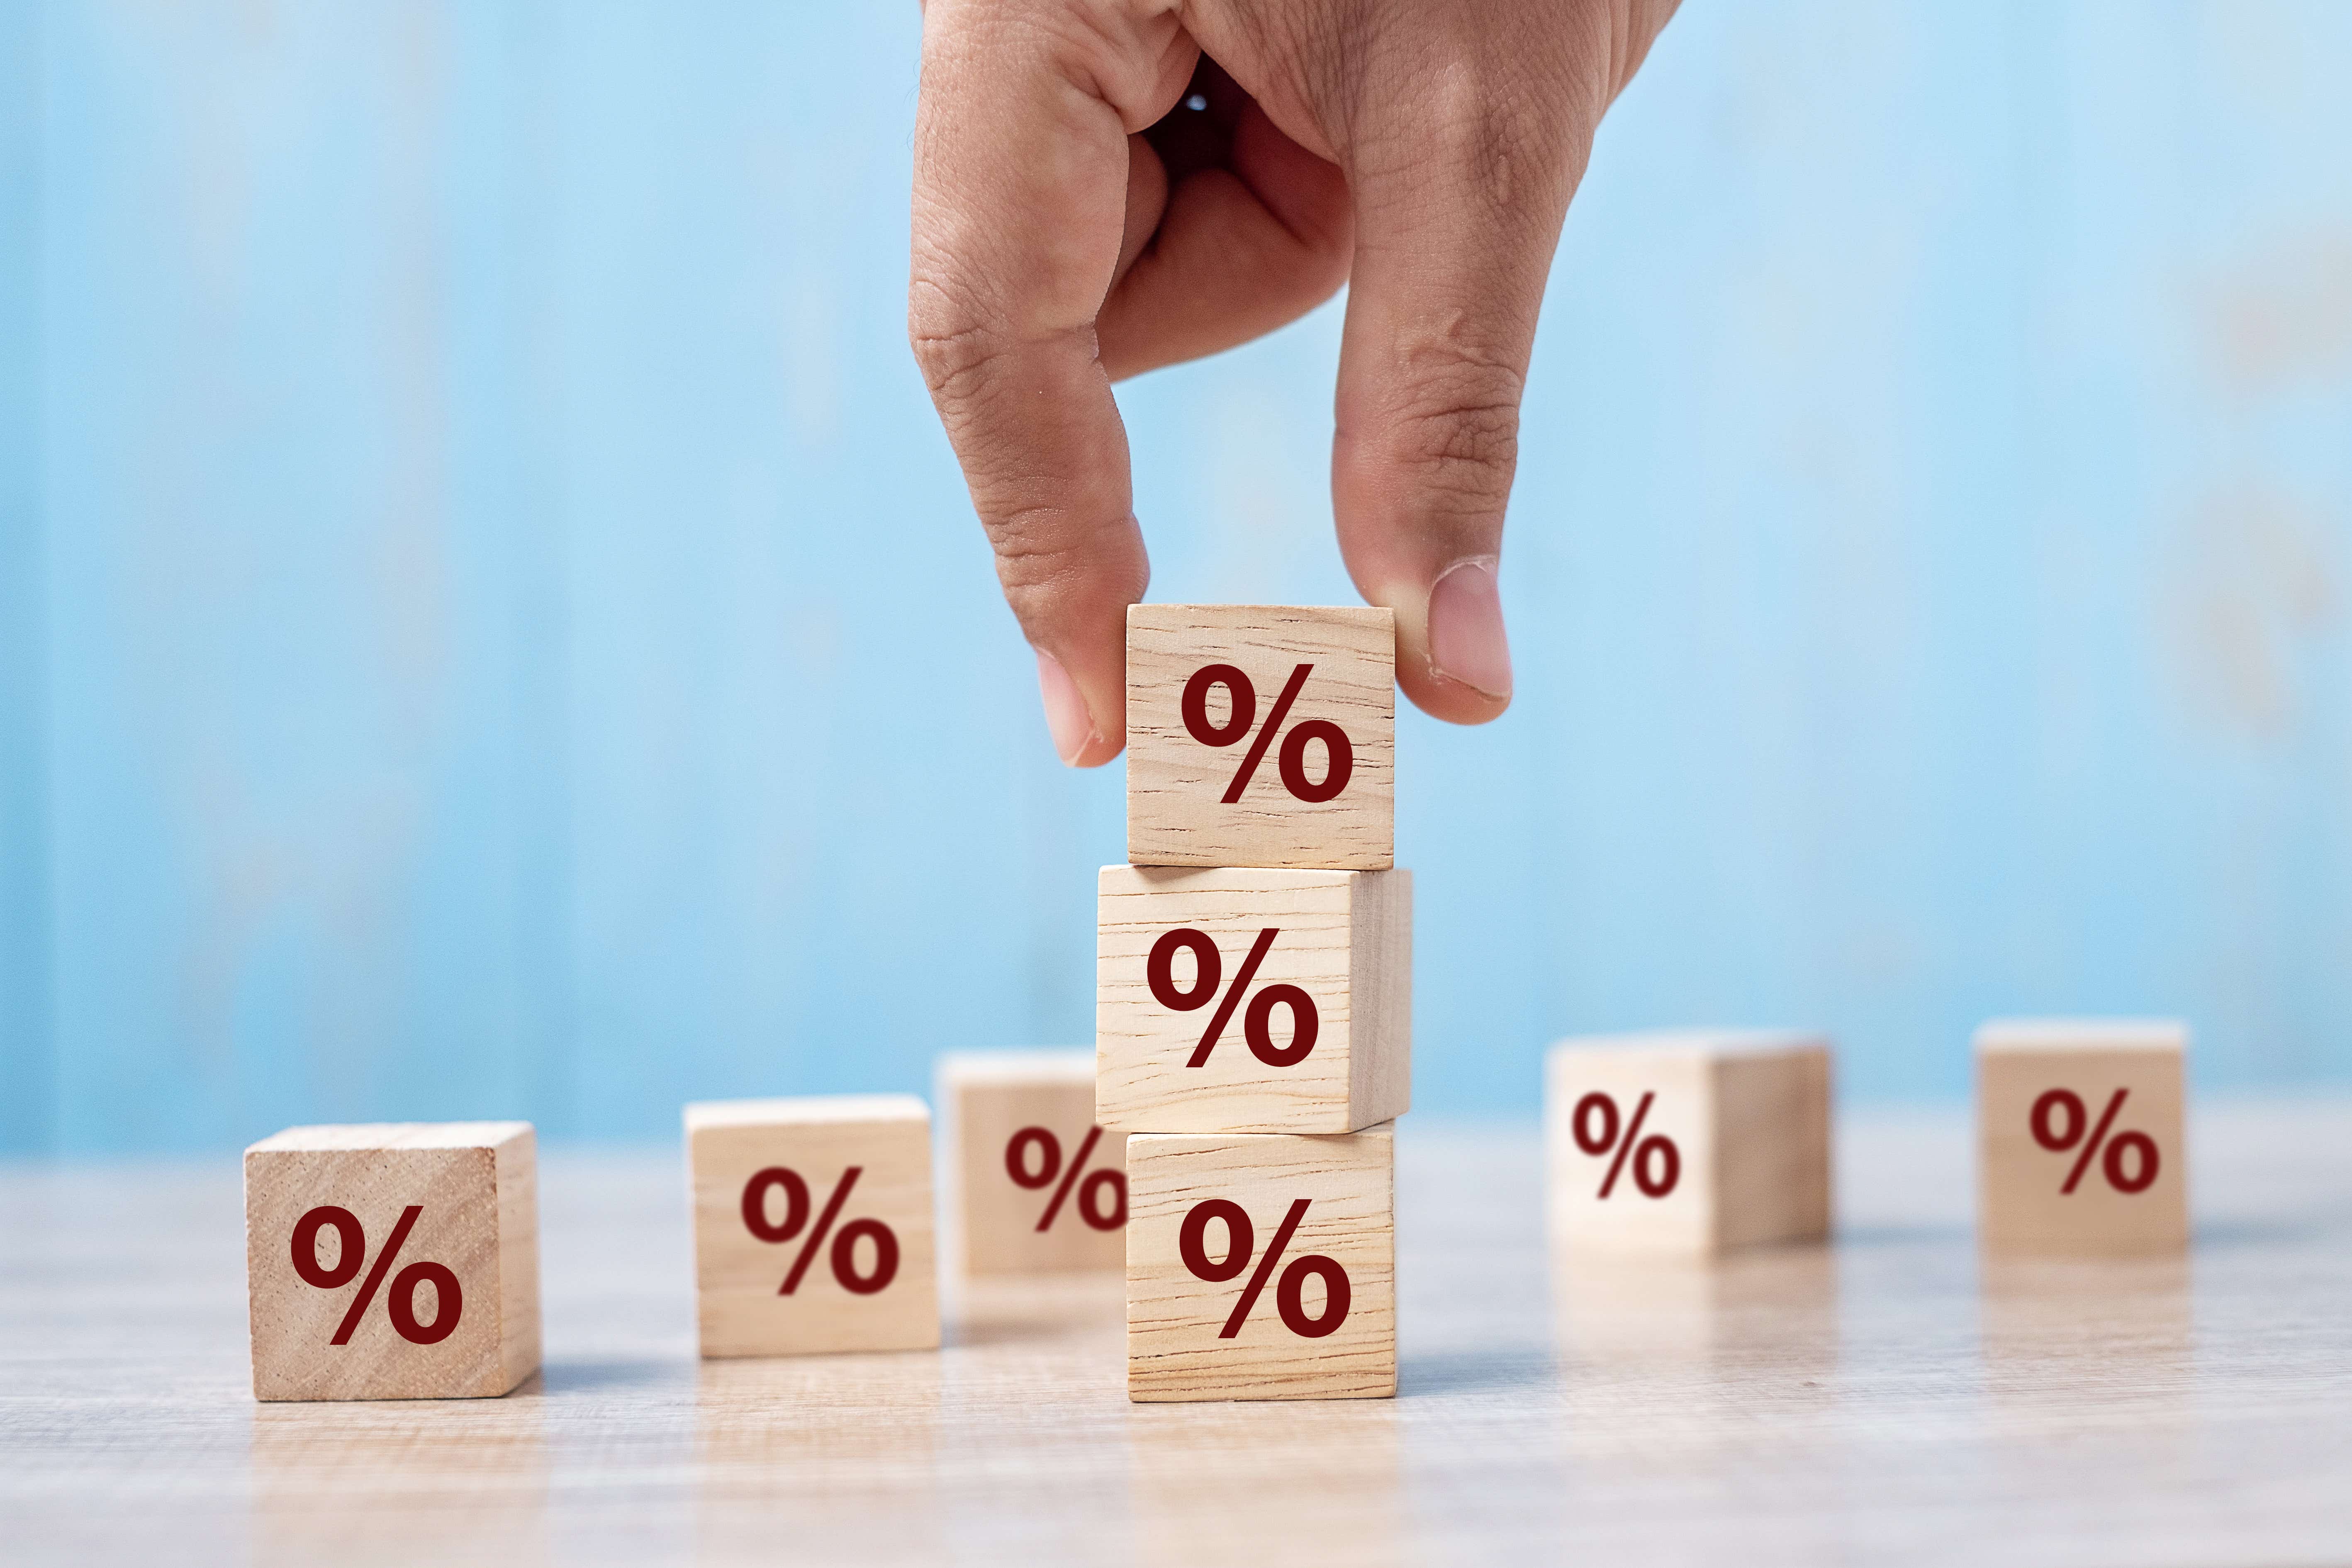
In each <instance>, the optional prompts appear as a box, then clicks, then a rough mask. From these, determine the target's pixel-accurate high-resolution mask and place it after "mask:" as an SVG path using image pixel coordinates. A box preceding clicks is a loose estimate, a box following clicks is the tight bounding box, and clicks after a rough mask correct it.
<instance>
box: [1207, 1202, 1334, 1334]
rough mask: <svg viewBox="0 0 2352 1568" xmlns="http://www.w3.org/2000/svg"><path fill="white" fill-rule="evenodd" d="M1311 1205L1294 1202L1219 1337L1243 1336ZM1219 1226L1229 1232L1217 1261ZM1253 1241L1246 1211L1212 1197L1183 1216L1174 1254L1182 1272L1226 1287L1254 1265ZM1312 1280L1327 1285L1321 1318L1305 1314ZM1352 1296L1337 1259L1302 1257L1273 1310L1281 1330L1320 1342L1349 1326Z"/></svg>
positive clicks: (1280, 1287) (1280, 1285)
mask: <svg viewBox="0 0 2352 1568" xmlns="http://www.w3.org/2000/svg"><path fill="white" fill-rule="evenodd" d="M1313 1204H1314V1200H1313V1199H1311V1198H1298V1199H1296V1200H1294V1201H1293V1202H1292V1204H1291V1205H1290V1212H1289V1213H1288V1214H1286V1215H1283V1216H1282V1224H1281V1226H1279V1227H1278V1228H1276V1231H1275V1233H1274V1239H1273V1240H1272V1241H1270V1242H1268V1243H1267V1244H1266V1248H1265V1253H1264V1254H1263V1255H1261V1256H1260V1257H1259V1258H1258V1260H1257V1271H1256V1272H1255V1273H1254V1274H1252V1275H1251V1276H1250V1278H1249V1283H1248V1284H1247V1285H1244V1286H1243V1287H1242V1293H1241V1299H1240V1300H1237V1301H1235V1302H1234V1310H1233V1313H1232V1315H1231V1316H1230V1317H1228V1318H1226V1319H1225V1326H1224V1327H1223V1328H1222V1329H1220V1330H1218V1331H1217V1338H1219V1339H1221V1340H1229V1339H1232V1338H1233V1337H1234V1335H1235V1334H1238V1333H1240V1332H1241V1331H1242V1324H1244V1322H1246V1321H1249V1315H1250V1309H1251V1308H1252V1307H1255V1306H1256V1305H1257V1299H1258V1298H1259V1297H1260V1296H1261V1295H1264V1294H1265V1282H1266V1280H1267V1279H1270V1278H1272V1277H1273V1274H1274V1270H1275V1266H1276V1264H1278V1263H1280V1262H1281V1261H1282V1255H1283V1252H1284V1250H1285V1249H1286V1248H1287V1247H1289V1246H1290V1238H1291V1237H1293V1236H1295V1235H1297V1231H1298V1222H1299V1221H1300V1220H1303V1219H1305V1218H1306V1217H1307V1209H1308V1208H1310V1207H1312V1206H1313ZM1218 1222H1222V1223H1223V1226H1224V1227H1225V1255H1224V1256H1223V1258H1210V1256H1209V1226H1211V1225H1212V1224H1213V1223H1218ZM1255 1242H1256V1237H1255V1235H1254V1234H1253V1232H1252V1230H1251V1226H1250V1217H1249V1213H1248V1211H1247V1210H1245V1209H1244V1208H1243V1207H1242V1205H1239V1204H1237V1203H1234V1201H1233V1200H1231V1199H1230V1198H1208V1199H1205V1200H1203V1201H1202V1202H1200V1203H1197V1204H1194V1205H1192V1209H1191V1210H1190V1211H1189V1212H1188V1213H1187V1214H1186V1215H1184V1223H1183V1225H1182V1226H1180V1227H1179V1228H1178V1230H1177V1232H1176V1255H1177V1256H1178V1257H1179V1258H1182V1259H1183V1260H1184V1267H1185V1268H1187V1269H1189V1270H1191V1272H1192V1277H1193V1278H1194V1279H1205V1280H1207V1281H1208V1282H1209V1283H1210V1284H1212V1285H1222V1284H1223V1283H1224V1282H1225V1281H1226V1280H1228V1279H1234V1278H1235V1277H1236V1276H1238V1275H1239V1274H1240V1273H1241V1271H1242V1270H1243V1269H1244V1268H1248V1267H1249V1266H1250V1255H1251V1252H1252V1249H1253V1247H1255ZM1309 1279H1320V1280H1322V1281H1323V1311H1322V1313H1321V1315H1320V1316H1318V1317H1312V1318H1310V1317H1308V1316H1307V1302H1306V1299H1305V1291H1306V1287H1307V1281H1308V1280H1309ZM1353 1295H1354V1291H1353V1289H1352V1288H1351V1287H1350V1286H1349V1283H1348V1271H1347V1270H1346V1269H1345V1268H1340V1267H1339V1260H1338V1259H1337V1258H1326V1257H1324V1256H1323V1255H1322V1254H1321V1253H1318V1252H1310V1253H1308V1254H1307V1256H1305V1257H1303V1258H1292V1259H1291V1260H1290V1267H1289V1268H1285V1269H1284V1270H1283V1271H1282V1277H1281V1279H1278V1280H1276V1283H1275V1287H1274V1310H1275V1311H1276V1313H1277V1314H1278V1315H1280V1317H1281V1319H1282V1326H1283V1327H1284V1328H1286V1329H1288V1330H1289V1331H1291V1332H1292V1333H1294V1334H1297V1336H1298V1337H1299V1338H1301V1339H1307V1340H1319V1339H1321V1338H1322V1337H1323V1336H1324V1335H1326V1334H1328V1333H1332V1332H1334V1331H1337V1330H1338V1329H1339V1325H1340V1324H1342V1323H1344V1322H1346V1321H1348V1305H1349V1301H1350V1300H1351V1299H1352V1298H1353Z"/></svg>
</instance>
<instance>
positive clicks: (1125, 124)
mask: <svg viewBox="0 0 2352 1568" xmlns="http://www.w3.org/2000/svg"><path fill="white" fill-rule="evenodd" d="M1674 6H1675V0H929V5H928V6H927V8H926V12H925V16H924V19H923V68H922V87H921V102H920V106H919V110H918V112H917V116H916V132H915V198H914V255H913V268H912V279H911V283H910V285H909V289H908V335H909V337H910V338H911V340H912V342H913V343H914V348H915V353H916V358H917V359H918V360H919V362H920V363H921V365H922V369H923V374H924V376H925V378H926V380H928V381H929V384H930V388H931V396H932V400H933V402H934V403H935V404H936V405H938V407H939V411H940V419H941V421H942V422H943V423H944V424H945V425H946V426H947V431H948V436H949V438H950V440H951V441H952V442H953V443H954V446H955V449H956V455H957V457H958V458H960V459H961V462H962V465H963V470H964V477H965V479H966V480H967V481H968V482H969V484H970V486H971V498H972V504H973V506H974V507H975V508H976V509H977V510H978V511H979V513H980V518H981V521H982V524H983V525H984V526H985V527H986V528H987V530H988V534H989V538H990V540H991V541H992V543H993V544H994V545H995V549H996V564H997V575H998V577H999V578H1000V580H1001V581H1002V582H1003V585H1004V595H1005V598H1006V600H1007V602H1008V603H1010V604H1011V605H1012V607H1013V615H1014V616H1016V617H1017V618H1018V619H1019V621H1020V623H1021V627H1022V630H1023V632H1024V635H1025V636H1026V637H1028V639H1029V641H1030V643H1031V644H1032V646H1034V647H1035V648H1036V650H1037V667H1038V681H1039V685H1040V687H1041V689H1042V693H1043V696H1044V699H1045V713H1046V720H1047V723H1048V725H1049V727H1050V728H1051V730H1052V731H1053V736H1054V743H1055V749H1056V750H1057V751H1058V752H1060V753H1061V755H1062V760H1063V761H1065V762H1066V763H1071V764H1073V765H1076V766H1088V767H1091V766H1094V765H1096V764H1098V763H1106V762H1108V761H1109V760H1110V759H1111V758H1113V757H1115V756H1117V755H1118V752H1119V750H1120V748H1121V747H1122V746H1123V745H1125V743H1126V733H1127V717H1126V712H1127V694H1126V679H1125V663H1126V611H1127V606H1128V605H1130V604H1132V603H1134V602H1135V601H1137V600H1139V599H1140V598H1141V597H1142V596H1143V591H1144V586H1145V584H1146V582H1147V580H1148V579H1149V576H1150V569H1149V566H1148V564H1147V563H1146V561H1145V556H1144V548H1143V537H1142V533H1141V531H1140V530H1139V528H1138V527H1137V525H1136V521H1135V516H1134V511H1133V500H1132V493H1131V490H1130V486H1129V468H1128V451H1127V433H1126V429H1125V426H1122V425H1121V423H1120V422H1119V416H1118V405H1117V404H1116V403H1115V402H1114V401H1113V399H1112V396H1111V390H1110V386H1111V383H1112V382H1113V381H1116V380H1118V379H1119V378H1120V377H1122V376H1128V375H1133V374H1137V373H1138V372H1140V371H1146V370H1150V369H1153V368H1155V367H1157V366H1160V365H1164V364H1171V363H1175V362H1177V361H1180V360H1185V359H1192V358H1196V357H1198V356H1200V355H1202V354H1207V353H1215V352H1216V351H1218V350H1220V349H1223V348H1229V347H1231V346H1233V345H1234V344H1235V343H1239V342H1246V341H1247V340H1249V339H1251V338H1254V337H1256V336H1258V335H1260V334H1261V333H1264V332H1266V331H1272V330H1273V329H1274V328H1276V327H1278V326H1280V325H1282V324H1283V323H1284V322H1286V321H1292V320H1294V319H1296V318H1297V317H1298V316H1300V315H1302V314H1304V313H1305V312H1306V311H1307V310H1311V309H1313V308H1314V307H1315V306H1316V305H1317V304H1318V303H1320V302H1321V301H1322V300H1326V299H1328V298H1329V297H1330V295H1331V294H1332V293H1333V292H1334V291H1335V290H1336V289H1338V288H1339V285H1340V284H1341V283H1342V282H1345V281H1349V279H1351V278H1352V280H1353V282H1352V288H1351V290H1350V292H1349V299H1348V313H1347V323H1346V327H1345V331H1344V334H1343V337H1342V341H1341V347H1340V353H1339V394H1338V400H1337V404H1336V413H1337V434H1336V436H1335V438H1334V441H1333V446H1332V454H1331V499H1332V510H1333V514H1334V516H1335V518H1336V520H1337V522H1338V527H1339V546H1340V550H1341V552H1342V553H1343V555H1344V556H1345V558H1346V560H1347V563H1348V570H1349V575H1350V576H1352V577H1353V578H1354V580H1355V584H1356V588H1357V591H1358V592H1360V593H1361V594H1362V595H1364V597H1365V599H1366V600H1367V601H1369V602H1370V603H1372V604H1376V605H1388V606H1389V607H1390V608H1391V609H1392V610H1393V611H1395V613H1396V625H1397V680H1398V684H1400V685H1401V686H1402V687H1403V688H1404V690H1405V694H1406V695H1407V696H1409V697H1410V698H1412V700H1413V701H1414V702H1416V703H1418V704H1419V705H1420V706H1421V707H1422V708H1423V709H1425V710H1428V711H1429V712H1431V713H1433V714H1435V715H1436V716H1437V717H1439V718H1441V719H1450V720H1453V721H1455V722H1458V723H1465V724H1475V723H1483V722H1484V721H1486V720H1489V719H1492V718H1494V717H1496V715H1497V714H1499V713H1501V712H1502V711H1503V710H1504V709H1505V708H1506V707H1507V706H1508V705H1509V702H1510V696H1511V662H1510V652H1509V647H1508V644H1507V640H1506V637H1505V635H1504V629H1503V612H1502V602H1501V599H1500V598H1499V596H1498V595H1497V593H1496V578H1495V571H1496V562H1497V560H1498V557H1499V554H1500V551H1501V547H1502V537H1503V511H1504V505H1505V502H1506V501H1507V500H1508V498H1509V495H1510V488H1511V476H1512V471H1513V469H1514V468H1515V466H1516V465H1517V456H1518V415H1519V395H1520V389H1521V386H1522V384H1523V383H1524V381H1525V378H1526V375H1527V368H1528V354H1529V352H1530V349H1531V347H1532V344H1533V342H1534V338H1535V330H1536V316H1537V312H1538V309H1539V307H1540V305H1541V303H1542V299H1543V289H1544V282H1545V279H1546V277H1547V275H1548V274H1549V271H1550V268H1551V257H1552V251H1553V249H1554V247H1556V246H1557V245H1558V243H1559V229H1560V224H1561V222H1562V220H1563V219H1564V218H1565V216H1567V211H1568V204H1569V198H1570V196H1571V195H1573V194H1574V192H1575V190H1576V185H1577V183H1578V181H1579V180H1580V179H1581V178H1582V176H1583V174H1584V166H1585V161H1586V158H1587V157H1588V155H1589V154H1590V153H1591V145H1592V135H1593V132H1594V130H1595V129H1596V127H1598V125H1599V124H1600V121H1601V114H1602V112H1603V111H1604V110H1606V109H1607V108H1608V106H1609V104H1610V102H1611V101H1612V100H1614V99H1615V97H1616V95H1617V93H1618V92H1619V90H1620V89H1622V88H1623V87H1624V85H1625V83H1626V82H1627V81H1628V80H1629V79H1631V78H1632V77H1633V72H1634V70H1635V68H1637V67H1639V66H1640V64H1641V62H1642V58H1643V56H1644V55H1645V54H1646V53H1647V52H1648V49H1649V46H1650V42H1651V40H1652V39H1653V38H1654V37H1656V35H1657V32H1658V29H1659V28H1661V27H1663V26H1664V25H1665V22H1666V18H1667V17H1668V16H1670V15H1672V13H1673V10H1674Z"/></svg>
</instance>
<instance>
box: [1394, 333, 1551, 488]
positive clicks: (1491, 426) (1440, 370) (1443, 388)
mask: <svg viewBox="0 0 2352 1568" xmlns="http://www.w3.org/2000/svg"><path fill="white" fill-rule="evenodd" d="M1403 358H1404V364H1403V367H1402V374H1400V376H1399V377H1398V378H1397V385H1398V387H1399V389H1400V390H1399V392H1398V395H1397V397H1396V400H1395V403H1394V405H1393V406H1392V407H1391V411H1390V416H1389V419H1388V421H1387V425H1388V437H1387V439H1386V441H1385V442H1384V443H1383V445H1384V447H1385V448H1386V449H1385V452H1384V453H1383V456H1384V457H1385V458H1386V459H1387V460H1388V461H1390V462H1391V463H1393V464H1395V465H1396V466H1398V467H1399V468H1402V469H1404V470H1405V471H1407V472H1409V473H1411V474H1412V475H1413V476H1414V478H1415V481H1416V483H1417V484H1418V485H1419V486H1420V487H1421V488H1422V489H1424V490H1427V491H1431V492H1434V493H1436V494H1438V495H1441V496H1451V497H1454V498H1455V499H1457V500H1460V501H1461V502H1463V503H1464V504H1465V505H1466V506H1471V507H1476V508H1488V507H1494V506H1499V505H1500V504H1501V503H1502V501H1503V500H1504V499H1505V498H1506V497H1507V495H1508V494H1509V492H1510V488H1511V476H1512V474H1513V472H1514V471H1515V470H1516V469H1517V466H1518V455H1519V394H1520V387H1521V380H1522V378H1521V376H1520V374H1519V372H1518V371H1517V369H1516V368H1515V367H1514V366H1513V365H1512V364H1510V363H1508V362H1507V361H1504V360H1501V359H1498V358H1496V357H1495V356H1493V355H1490V354H1485V353H1478V352H1475V351H1474V350H1471V349H1469V348H1467V347H1465V346H1464V345H1463V344H1461V343H1459V342H1455V341H1454V340H1452V339H1449V338H1443V337H1441V338H1437V339H1433V340H1431V341H1429V342H1423V343H1422V344H1419V345H1414V346H1412V347H1410V348H1408V349H1407V351H1406V353H1405V354H1404V356H1403Z"/></svg>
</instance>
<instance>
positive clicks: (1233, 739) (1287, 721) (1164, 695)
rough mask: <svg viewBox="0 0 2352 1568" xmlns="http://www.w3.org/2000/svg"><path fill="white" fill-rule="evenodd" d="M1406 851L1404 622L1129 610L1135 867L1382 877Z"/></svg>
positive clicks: (1130, 833)
mask: <svg viewBox="0 0 2352 1568" xmlns="http://www.w3.org/2000/svg"><path fill="white" fill-rule="evenodd" d="M1395 844H1396V617H1395V616H1394V615H1393V613H1392V612H1391V611H1389V610H1387V609H1382V608H1367V609H1355V608H1341V607H1324V606H1295V605H1129V606H1128V612H1127V858H1128V862H1129V864H1130V865H1136V866H1216V867H1265V868H1298V869H1328V870H1346V871H1380V870H1386V869H1387V868H1389V867H1391V866H1392V865H1393V864H1395V858H1396V856H1395Z"/></svg>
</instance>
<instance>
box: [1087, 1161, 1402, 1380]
mask: <svg viewBox="0 0 2352 1568" xmlns="http://www.w3.org/2000/svg"><path fill="white" fill-rule="evenodd" d="M1395 1174H1396V1137H1395V1129H1394V1128H1393V1127H1391V1126H1388V1125H1385V1124H1384V1125H1381V1126H1379V1127H1371V1128H1367V1129H1365V1130H1364V1131H1360V1132H1351V1133H1347V1134H1344V1135H1341V1136H1338V1137H1297V1136H1292V1135H1288V1134H1282V1133H1275V1134H1267V1133H1157V1132H1154V1133H1139V1134H1137V1135H1135V1136H1134V1137H1131V1138H1129V1140H1128V1141H1127V1180H1128V1204H1129V1219H1128V1238H1127V1393H1128V1397H1129V1399H1133V1400H1137V1401H1146V1402H1149V1401H1171V1400H1198V1399H1385V1398H1389V1397H1391V1396H1392V1395H1393V1394H1395V1393H1396V1201H1395V1189H1396V1180H1395Z"/></svg>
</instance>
